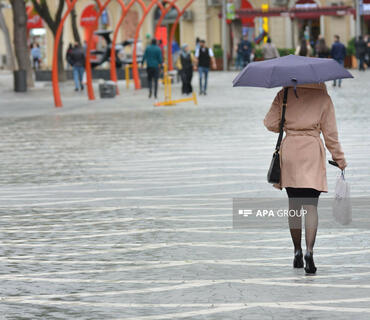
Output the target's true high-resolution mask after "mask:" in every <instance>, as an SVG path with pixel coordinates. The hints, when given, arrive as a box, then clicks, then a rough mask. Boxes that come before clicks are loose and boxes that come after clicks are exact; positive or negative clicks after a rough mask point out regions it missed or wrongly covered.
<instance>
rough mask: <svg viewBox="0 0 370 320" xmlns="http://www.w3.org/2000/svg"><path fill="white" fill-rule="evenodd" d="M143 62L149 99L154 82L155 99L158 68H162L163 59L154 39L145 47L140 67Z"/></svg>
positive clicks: (155, 95)
mask: <svg viewBox="0 0 370 320" xmlns="http://www.w3.org/2000/svg"><path fill="white" fill-rule="evenodd" d="M144 62H146V72H147V75H148V84H149V98H151V97H152V88H153V81H154V98H155V99H157V92H158V78H159V71H160V70H159V68H160V67H161V66H162V63H163V58H162V52H161V49H160V48H159V47H158V45H157V40H156V39H152V43H151V44H150V45H149V46H147V47H146V49H145V52H144V56H143V60H142V62H141V65H142V66H143V65H144Z"/></svg>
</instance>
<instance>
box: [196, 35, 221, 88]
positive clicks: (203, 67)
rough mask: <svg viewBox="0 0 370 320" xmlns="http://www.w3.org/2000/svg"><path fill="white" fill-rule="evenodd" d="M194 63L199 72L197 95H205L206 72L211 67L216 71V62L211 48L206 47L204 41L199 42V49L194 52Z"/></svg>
mask: <svg viewBox="0 0 370 320" xmlns="http://www.w3.org/2000/svg"><path fill="white" fill-rule="evenodd" d="M195 58H196V63H197V67H198V71H199V94H200V95H202V94H204V95H206V94H207V83H208V71H209V68H210V67H211V65H212V68H213V69H216V60H215V56H214V54H213V51H212V49H211V48H208V47H206V41H205V40H200V41H199V49H198V50H196V51H195ZM203 77H204V82H203V81H202V80H203Z"/></svg>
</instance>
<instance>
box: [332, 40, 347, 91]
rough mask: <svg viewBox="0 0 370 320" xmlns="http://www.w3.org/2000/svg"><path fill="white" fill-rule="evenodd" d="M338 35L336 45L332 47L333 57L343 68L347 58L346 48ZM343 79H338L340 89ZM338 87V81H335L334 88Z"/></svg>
mask: <svg viewBox="0 0 370 320" xmlns="http://www.w3.org/2000/svg"><path fill="white" fill-rule="evenodd" d="M339 40H340V38H339V36H338V35H335V36H334V43H333V45H332V47H331V57H332V58H333V59H334V60H335V61H337V62H338V63H339V64H341V65H342V66H343V65H344V58H345V57H346V47H345V46H344V44H343V43H341V42H340V41H339ZM341 84H342V79H338V87H339V88H340V86H341ZM336 85H337V80H334V82H333V87H335V86H336Z"/></svg>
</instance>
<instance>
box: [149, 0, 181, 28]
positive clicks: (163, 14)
mask: <svg viewBox="0 0 370 320" xmlns="http://www.w3.org/2000/svg"><path fill="white" fill-rule="evenodd" d="M176 1H177V0H173V1H170V0H164V1H163V2H165V3H169V5H168V6H167V7H166V9H165V10H164V12H162V13H161V17H160V18H159V20H158V22H157V24H156V26H155V32H154V35H156V34H157V31H158V29H159V27H160V26H161V24H162V22H163V19H164V17H165V16H166V14H167V13H168V12H169V11H170V10H171V8H172V7H173V8H175V9H176V11H177V14H179V13H180V9H179V7H178V6H177V4H176Z"/></svg>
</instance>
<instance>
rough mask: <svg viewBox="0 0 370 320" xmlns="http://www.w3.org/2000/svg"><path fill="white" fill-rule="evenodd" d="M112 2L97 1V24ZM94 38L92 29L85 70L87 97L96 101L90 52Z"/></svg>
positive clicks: (89, 32)
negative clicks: (102, 2)
mask: <svg viewBox="0 0 370 320" xmlns="http://www.w3.org/2000/svg"><path fill="white" fill-rule="evenodd" d="M110 2H111V0H107V1H106V2H104V4H103V5H102V4H101V2H100V0H96V3H97V5H98V8H99V12H98V15H97V17H96V23H97V24H98V21H99V18H100V16H101V15H102V13H103V11H104V9H105V8H106V7H107V6H108V4H109V3H110ZM92 37H93V28H90V29H89V31H88V37H87V48H86V64H85V70H86V83H87V96H88V97H89V100H95V95H94V87H93V85H92V71H91V63H90V56H91V54H90V51H91V45H92Z"/></svg>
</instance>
